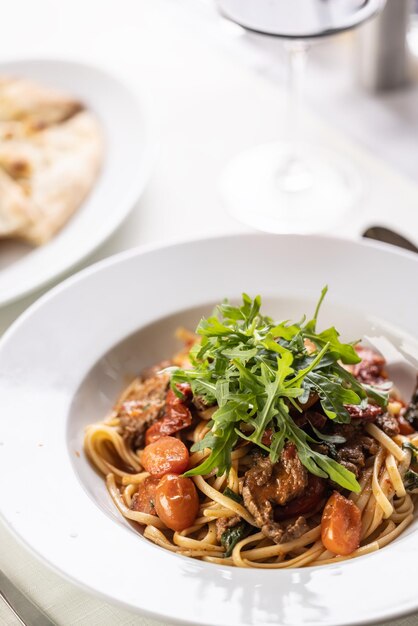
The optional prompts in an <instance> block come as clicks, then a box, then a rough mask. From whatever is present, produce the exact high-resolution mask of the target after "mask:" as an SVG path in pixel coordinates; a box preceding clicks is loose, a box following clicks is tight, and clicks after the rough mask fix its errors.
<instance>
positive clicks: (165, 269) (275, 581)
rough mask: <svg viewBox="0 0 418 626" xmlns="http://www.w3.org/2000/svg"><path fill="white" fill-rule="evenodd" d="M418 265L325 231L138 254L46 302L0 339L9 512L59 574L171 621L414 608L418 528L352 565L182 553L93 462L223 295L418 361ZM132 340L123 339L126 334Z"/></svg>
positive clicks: (307, 619)
mask: <svg viewBox="0 0 418 626" xmlns="http://www.w3.org/2000/svg"><path fill="white" fill-rule="evenodd" d="M417 272H418V257H414V256H413V255H412V254H411V253H403V252H396V251H394V250H390V249H388V248H383V247H380V246H378V245H366V244H362V243H355V242H349V241H343V240H338V239H332V238H325V237H303V236H299V237H298V236H272V235H260V234H254V235H244V236H239V237H238V236H237V237H225V238H218V239H209V240H203V241H196V242H189V243H185V244H181V245H177V246H171V247H167V248H161V249H147V250H143V249H142V250H133V251H129V252H127V253H123V254H121V255H118V256H116V257H114V258H111V259H108V260H106V261H104V262H101V263H100V264H98V265H95V266H93V267H90V268H88V269H87V270H84V271H83V272H81V273H80V274H78V275H76V276H74V277H72V278H70V279H69V280H67V281H66V282H65V283H62V284H61V285H59V286H58V287H56V288H55V289H54V290H52V291H51V292H50V293H48V294H47V295H46V296H44V297H43V298H41V299H40V300H39V301H38V302H36V303H35V304H34V305H33V306H32V307H31V308H30V309H29V310H28V311H26V312H25V313H24V314H23V315H22V317H21V318H20V319H19V320H18V321H17V322H16V323H15V324H14V325H13V327H12V328H11V329H10V330H9V331H8V332H7V333H6V335H5V336H4V337H3V340H2V341H1V343H0V420H1V427H0V432H1V437H0V440H1V443H2V446H1V447H0V476H1V477H2V480H1V481H0V509H1V512H2V514H3V517H4V519H5V520H6V522H7V523H8V525H9V526H10V528H11V529H12V530H13V531H14V532H15V533H16V534H17V535H18V536H19V537H20V538H21V539H22V540H23V541H24V542H25V543H26V544H27V546H28V547H30V548H31V549H32V550H33V551H34V552H35V553H37V554H38V555H39V556H40V557H41V558H42V559H43V560H44V561H45V562H46V563H47V564H48V565H49V566H51V567H53V568H54V569H55V570H57V571H59V572H61V573H62V574H64V575H65V576H67V577H68V578H69V579H71V580H72V581H74V582H76V583H77V584H79V585H81V586H83V587H84V588H87V589H89V590H91V591H94V592H96V593H98V594H101V595H102V596H103V597H106V598H107V599H109V600H111V601H115V602H118V603H121V604H123V605H125V606H127V607H130V608H131V609H134V610H137V611H139V612H142V613H145V614H147V615H150V616H153V617H159V618H161V619H163V620H172V621H177V622H178V623H180V624H198V625H203V624H211V625H216V626H238V625H250V624H257V625H259V626H262V625H272V624H281V625H286V626H290V625H292V626H293V625H294V626H296V625H300V624H309V625H310V626H316V625H317V626H330V625H342V624H360V623H367V622H370V621H373V620H383V619H389V618H394V617H396V616H399V615H401V614H404V613H406V612H409V611H413V610H416V609H418V597H417V594H416V564H415V559H414V558H413V555H414V554H416V550H417V548H418V535H417V532H418V528H417V524H415V525H413V526H411V527H409V528H408V529H407V531H406V532H405V533H404V534H403V535H402V536H401V537H400V538H399V539H398V540H397V541H396V542H394V543H393V544H391V545H389V546H388V547H386V548H384V549H383V550H381V551H380V552H377V553H373V554H371V555H368V556H364V557H361V558H358V559H354V560H353V561H348V562H345V563H342V564H335V565H327V566H323V567H319V568H318V567H313V568H306V569H294V570H287V571H286V570H280V571H279V570H270V571H263V570H262V571H260V570H252V569H238V568H232V567H219V566H216V565H214V564H211V563H203V562H200V561H197V560H193V559H190V558H186V557H181V556H178V555H176V554H172V553H170V552H168V551H166V550H164V549H162V548H159V547H156V546H155V545H154V544H152V543H150V542H148V541H147V540H146V539H144V538H142V537H141V536H140V535H139V534H138V533H137V532H135V531H134V530H133V529H132V528H131V527H130V526H129V525H128V524H127V523H126V522H125V520H124V519H122V518H121V517H120V516H119V515H118V513H117V511H116V510H115V508H114V506H113V504H112V503H111V501H110V499H109V497H108V495H107V493H106V490H105V487H104V483H103V480H102V479H101V478H100V477H99V476H98V475H97V474H96V473H95V472H94V471H93V469H92V468H91V467H90V466H89V465H88V463H87V462H86V460H85V458H84V456H83V453H82V449H81V448H82V438H83V427H84V426H85V425H86V424H88V423H90V422H92V421H96V420H99V419H101V418H102V416H103V415H104V413H105V412H106V411H107V410H108V409H109V407H110V406H111V405H112V402H113V401H114V398H115V395H116V393H117V392H118V391H119V390H120V389H121V388H122V387H123V385H125V384H126V377H127V376H132V375H133V374H134V373H135V372H136V371H137V370H138V369H139V368H140V367H142V366H145V365H146V364H152V363H154V362H155V361H156V360H157V359H159V358H161V357H164V356H168V355H170V354H171V353H172V350H173V347H174V341H173V339H172V334H173V332H174V330H175V328H176V327H177V326H178V324H179V323H183V324H185V325H190V326H191V325H194V324H196V322H197V321H198V318H199V316H200V315H201V313H202V312H203V311H207V310H209V308H210V305H211V304H213V303H215V302H217V301H219V300H221V299H222V298H223V297H224V296H228V297H230V298H236V297H238V296H239V295H240V293H241V292H242V291H243V290H245V291H247V292H248V293H250V294H253V295H255V294H256V293H260V294H263V296H264V299H265V302H264V309H265V310H267V311H269V312H270V313H271V314H273V315H278V316H285V317H286V318H288V317H292V316H298V317H299V316H300V315H301V314H302V313H303V312H304V311H306V312H307V313H310V312H311V311H312V310H313V306H314V302H315V301H316V299H317V297H318V294H319V292H320V289H321V288H322V286H323V285H324V284H325V283H328V285H329V288H330V291H329V295H328V297H327V302H326V303H325V304H324V306H323V310H322V312H321V317H320V324H321V325H326V324H327V323H329V322H330V321H332V322H335V323H336V324H337V325H338V326H339V327H340V328H341V329H342V330H343V334H344V335H345V336H346V337H351V338H353V337H359V336H360V335H362V334H364V333H367V334H369V335H370V334H379V333H380V334H384V335H385V336H387V337H388V338H389V339H390V340H391V341H393V342H394V343H395V344H396V345H397V346H398V347H399V348H400V349H401V350H402V351H403V352H404V353H411V352H413V351H415V354H416V353H417V347H416V345H417V344H416V342H415V340H413V339H411V337H410V336H409V335H414V334H415V335H416V334H417V330H418V329H417V317H416V311H417V309H418V301H417V293H416V289H414V285H415V284H416V276H417ZM130 335H132V336H131V337H130V339H129V340H128V337H129V336H130Z"/></svg>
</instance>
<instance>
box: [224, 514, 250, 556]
mask: <svg viewBox="0 0 418 626" xmlns="http://www.w3.org/2000/svg"><path fill="white" fill-rule="evenodd" d="M252 531H253V527H252V526H250V525H249V524H247V522H241V523H240V524H237V525H236V526H232V528H227V529H226V530H225V531H224V532H223V533H222V535H221V544H222V545H223V547H224V548H225V557H228V556H231V554H232V550H233V549H234V548H235V546H236V545H237V543H238V542H239V541H241V539H245V537H248V535H249V534H250V533H251V532H252Z"/></svg>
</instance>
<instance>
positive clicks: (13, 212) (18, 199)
mask: <svg viewBox="0 0 418 626" xmlns="http://www.w3.org/2000/svg"><path fill="white" fill-rule="evenodd" d="M31 212H32V207H31V203H30V201H29V200H28V198H27V197H26V195H25V193H24V191H23V189H22V188H21V187H20V186H19V185H18V184H17V183H16V182H15V181H14V180H13V179H12V178H11V177H10V176H9V175H8V174H7V173H6V172H4V171H2V169H1V168H0V233H1V234H2V236H3V237H10V236H13V235H14V234H15V233H16V232H18V231H19V230H20V229H24V228H27V227H28V225H29V224H32V223H33V221H32V219H31Z"/></svg>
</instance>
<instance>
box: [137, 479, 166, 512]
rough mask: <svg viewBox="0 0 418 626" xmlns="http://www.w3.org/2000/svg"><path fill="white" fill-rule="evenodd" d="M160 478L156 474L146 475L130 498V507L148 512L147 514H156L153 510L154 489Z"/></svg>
mask: <svg viewBox="0 0 418 626" xmlns="http://www.w3.org/2000/svg"><path fill="white" fill-rule="evenodd" d="M159 482H160V479H159V478H157V477H156V476H147V478H146V479H145V480H144V481H143V482H142V483H140V484H139V486H138V491H137V492H136V493H135V494H134V496H133V498H132V504H131V509H132V510H133V511H140V512H141V513H148V515H157V511H156V510H155V490H156V489H157V485H158V483H159Z"/></svg>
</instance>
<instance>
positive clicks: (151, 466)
mask: <svg viewBox="0 0 418 626" xmlns="http://www.w3.org/2000/svg"><path fill="white" fill-rule="evenodd" d="M141 463H142V465H143V467H144V469H145V470H146V471H147V472H149V473H150V474H152V475H153V476H157V477H159V478H161V476H164V474H182V473H183V472H184V471H185V470H186V469H187V466H188V464H189V451H188V450H187V448H186V446H185V445H184V443H183V442H182V441H180V440H179V439H176V438H175V437H161V438H160V439H158V440H157V441H154V443H150V444H149V445H148V446H146V448H144V451H143V453H142V457H141Z"/></svg>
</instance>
